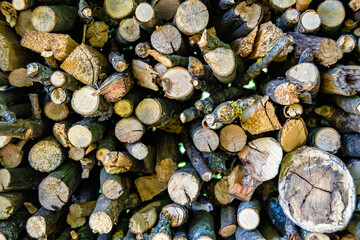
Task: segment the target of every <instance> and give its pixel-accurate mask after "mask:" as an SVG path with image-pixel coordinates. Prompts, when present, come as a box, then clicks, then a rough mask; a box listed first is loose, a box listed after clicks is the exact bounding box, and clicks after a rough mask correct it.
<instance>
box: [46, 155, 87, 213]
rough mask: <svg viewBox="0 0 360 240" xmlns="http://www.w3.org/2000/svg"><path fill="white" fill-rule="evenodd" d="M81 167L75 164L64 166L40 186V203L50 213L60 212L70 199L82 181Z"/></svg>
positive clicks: (70, 163) (51, 174)
mask: <svg viewBox="0 0 360 240" xmlns="http://www.w3.org/2000/svg"><path fill="white" fill-rule="evenodd" d="M80 176H81V175H80V166H79V165H78V164H76V163H74V162H69V163H67V164H64V165H62V166H61V167H59V168H58V169H57V170H56V171H54V172H52V173H50V174H49V175H48V176H47V177H46V178H44V179H43V180H42V181H41V183H40V185H39V201H40V203H41V205H42V206H43V207H44V208H46V209H48V210H50V211H59V210H60V209H61V208H62V207H63V206H64V205H65V204H66V203H67V202H68V201H69V199H70V197H71V195H72V193H73V192H74V191H75V189H76V187H77V185H78V183H79V181H80Z"/></svg>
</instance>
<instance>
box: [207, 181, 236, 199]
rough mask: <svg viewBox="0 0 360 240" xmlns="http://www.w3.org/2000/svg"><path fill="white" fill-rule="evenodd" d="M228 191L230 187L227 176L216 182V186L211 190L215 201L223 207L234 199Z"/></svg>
mask: <svg viewBox="0 0 360 240" xmlns="http://www.w3.org/2000/svg"><path fill="white" fill-rule="evenodd" d="M229 190H230V185H229V182H228V177H227V176H225V177H223V178H222V179H220V180H219V181H217V182H216V184H215V185H214V186H213V187H212V188H211V191H212V193H213V194H214V198H215V199H216V201H217V202H219V203H220V204H223V205H227V204H229V203H231V202H232V201H234V197H233V196H231V195H230V193H229Z"/></svg>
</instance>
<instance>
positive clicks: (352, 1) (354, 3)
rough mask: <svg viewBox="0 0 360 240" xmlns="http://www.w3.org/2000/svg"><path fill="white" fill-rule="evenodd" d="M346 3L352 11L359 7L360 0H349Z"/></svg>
mask: <svg viewBox="0 0 360 240" xmlns="http://www.w3.org/2000/svg"><path fill="white" fill-rule="evenodd" d="M348 5H349V7H350V8H351V9H352V10H353V11H354V12H356V11H357V10H359V9H360V2H359V1H358V0H350V1H349V3H348Z"/></svg>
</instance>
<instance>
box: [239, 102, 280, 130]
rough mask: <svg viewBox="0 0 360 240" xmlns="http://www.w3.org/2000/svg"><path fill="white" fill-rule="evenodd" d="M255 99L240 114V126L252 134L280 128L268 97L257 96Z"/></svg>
mask: <svg viewBox="0 0 360 240" xmlns="http://www.w3.org/2000/svg"><path fill="white" fill-rule="evenodd" d="M255 100H256V102H255V103H254V104H253V105H252V106H251V107H250V108H248V109H245V110H244V112H243V113H242V114H241V119H240V121H241V127H242V128H243V129H244V130H246V131H248V132H249V133H250V134H252V135H255V134H259V133H264V132H268V131H275V130H279V129H281V124H280V123H279V120H278V119H277V116H276V114H275V108H274V106H273V104H272V103H271V102H270V101H269V97H268V96H265V97H261V96H258V97H256V98H255Z"/></svg>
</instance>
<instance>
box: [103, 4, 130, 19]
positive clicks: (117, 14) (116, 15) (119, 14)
mask: <svg viewBox="0 0 360 240" xmlns="http://www.w3.org/2000/svg"><path fill="white" fill-rule="evenodd" d="M104 8H105V11H106V13H107V14H108V15H109V16H110V17H111V18H113V19H122V18H124V17H126V16H128V15H129V14H130V13H131V12H132V11H133V10H134V8H135V1H134V0H126V1H122V0H105V1H104Z"/></svg>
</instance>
